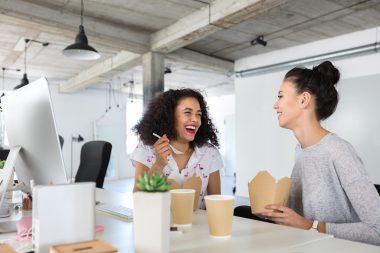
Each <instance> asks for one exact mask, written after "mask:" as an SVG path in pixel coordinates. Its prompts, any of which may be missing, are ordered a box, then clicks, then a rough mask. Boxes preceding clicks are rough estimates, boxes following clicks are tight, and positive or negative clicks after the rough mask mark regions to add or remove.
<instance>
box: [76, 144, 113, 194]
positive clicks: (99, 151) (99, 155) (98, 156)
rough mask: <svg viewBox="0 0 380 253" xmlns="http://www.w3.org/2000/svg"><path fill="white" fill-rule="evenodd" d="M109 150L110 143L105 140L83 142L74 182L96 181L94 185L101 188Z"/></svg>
mask: <svg viewBox="0 0 380 253" xmlns="http://www.w3.org/2000/svg"><path fill="white" fill-rule="evenodd" d="M111 150H112V145H111V143H109V142H106V141H89V142H86V143H85V144H83V146H82V149H81V152H80V164H79V169H78V172H77V174H76V175H75V182H96V187H98V188H103V184H104V178H105V176H106V172H107V167H108V163H109V160H110V156H111Z"/></svg>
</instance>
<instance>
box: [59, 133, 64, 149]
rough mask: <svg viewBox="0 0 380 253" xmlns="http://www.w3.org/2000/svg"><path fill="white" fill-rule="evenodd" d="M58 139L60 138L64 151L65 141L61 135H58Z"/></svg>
mask: <svg viewBox="0 0 380 253" xmlns="http://www.w3.org/2000/svg"><path fill="white" fill-rule="evenodd" d="M58 137H59V144H60V145H61V149H62V147H63V143H64V142H65V140H64V139H63V137H62V136H61V135H58Z"/></svg>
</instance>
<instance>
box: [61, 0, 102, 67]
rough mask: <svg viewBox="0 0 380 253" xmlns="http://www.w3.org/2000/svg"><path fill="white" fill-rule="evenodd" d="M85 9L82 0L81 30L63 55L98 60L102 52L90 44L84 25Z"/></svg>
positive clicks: (78, 58)
mask: <svg viewBox="0 0 380 253" xmlns="http://www.w3.org/2000/svg"><path fill="white" fill-rule="evenodd" d="M83 11H84V5H83V0H81V12H80V18H81V19H80V25H79V32H78V34H77V36H76V37H75V43H74V44H71V45H69V46H67V47H66V48H65V49H64V50H63V51H62V53H63V55H64V56H67V57H69V58H72V59H76V60H96V59H99V58H100V54H99V53H98V51H96V49H94V48H93V47H92V46H90V45H89V44H88V40H87V36H86V34H85V32H84V27H83Z"/></svg>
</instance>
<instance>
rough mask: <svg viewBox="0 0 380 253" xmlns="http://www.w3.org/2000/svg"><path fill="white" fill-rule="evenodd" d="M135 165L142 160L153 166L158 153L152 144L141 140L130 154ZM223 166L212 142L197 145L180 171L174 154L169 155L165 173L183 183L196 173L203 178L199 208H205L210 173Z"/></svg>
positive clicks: (143, 162) (146, 164) (148, 165)
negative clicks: (145, 143)
mask: <svg viewBox="0 0 380 253" xmlns="http://www.w3.org/2000/svg"><path fill="white" fill-rule="evenodd" d="M130 159H131V161H132V164H133V166H135V162H140V163H142V164H144V165H145V166H147V167H148V168H151V167H152V166H153V164H154V163H155V161H156V155H155V153H154V149H153V147H152V146H148V145H144V144H143V143H142V142H141V141H140V142H139V143H138V145H137V147H136V148H135V150H134V151H133V153H132V154H131V156H130ZM222 168H223V161H222V156H221V155H220V153H219V151H218V150H217V149H216V148H215V147H214V146H213V145H212V144H210V143H207V144H205V145H203V146H202V147H199V148H198V147H195V149H194V152H193V154H192V155H191V157H190V159H189V161H188V163H187V164H186V166H185V168H184V169H183V170H182V171H181V172H179V169H178V166H177V163H176V162H175V160H174V159H173V157H172V156H169V157H168V164H167V165H166V167H165V168H164V169H163V174H164V176H166V177H167V178H169V179H174V180H176V181H177V182H179V183H180V184H183V183H184V182H185V181H186V180H187V179H188V178H190V177H192V176H193V174H194V173H195V174H196V175H197V176H199V177H200V178H201V180H202V189H201V192H200V196H199V201H198V203H199V204H198V208H200V209H204V208H205V202H204V196H205V195H207V185H208V178H209V175H210V174H211V173H213V172H215V171H218V170H221V169H222Z"/></svg>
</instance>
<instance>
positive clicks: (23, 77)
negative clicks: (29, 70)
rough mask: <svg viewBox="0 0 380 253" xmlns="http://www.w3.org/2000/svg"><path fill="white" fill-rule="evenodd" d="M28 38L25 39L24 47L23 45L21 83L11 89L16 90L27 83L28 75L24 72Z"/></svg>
mask: <svg viewBox="0 0 380 253" xmlns="http://www.w3.org/2000/svg"><path fill="white" fill-rule="evenodd" d="M29 41H30V40H29V39H25V47H24V75H23V76H22V79H21V83H20V84H19V85H16V86H15V87H14V88H13V89H14V90H17V89H19V88H21V87H24V86H25V85H27V84H28V83H29V79H28V76H27V74H26V49H27V48H28V47H27V44H28V42H29Z"/></svg>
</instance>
